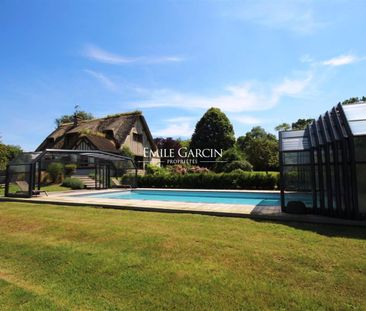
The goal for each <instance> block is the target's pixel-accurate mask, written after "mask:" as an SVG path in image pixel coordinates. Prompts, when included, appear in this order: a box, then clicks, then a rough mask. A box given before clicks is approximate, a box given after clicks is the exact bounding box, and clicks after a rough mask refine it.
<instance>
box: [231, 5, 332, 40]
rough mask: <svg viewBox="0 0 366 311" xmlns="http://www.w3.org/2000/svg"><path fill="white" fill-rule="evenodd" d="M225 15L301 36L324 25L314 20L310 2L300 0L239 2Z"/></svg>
mask: <svg viewBox="0 0 366 311" xmlns="http://www.w3.org/2000/svg"><path fill="white" fill-rule="evenodd" d="M225 15H227V16H230V17H234V18H238V19H242V20H246V21H249V22H253V23H256V24H259V25H263V26H266V27H269V28H276V29H285V30H289V31H292V32H296V33H302V34H308V33H312V32H314V31H315V30H316V29H318V28H320V27H322V26H323V25H325V23H324V22H320V21H318V20H317V19H316V17H315V13H314V10H313V8H312V3H311V1H302V0H297V1H296V0H276V1H267V0H256V1H253V0H248V1H241V2H240V1H239V2H235V3H234V4H233V5H232V6H231V9H230V11H226V14H225Z"/></svg>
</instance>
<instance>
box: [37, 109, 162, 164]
mask: <svg viewBox="0 0 366 311" xmlns="http://www.w3.org/2000/svg"><path fill="white" fill-rule="evenodd" d="M123 146H127V147H128V148H129V149H130V150H131V151H132V153H133V154H134V155H135V161H136V162H139V163H141V164H140V165H139V167H140V168H143V163H144V161H147V162H150V161H151V162H154V163H160V159H155V158H151V159H150V160H149V159H146V158H144V148H150V149H152V150H153V151H155V150H156V149H157V148H156V145H155V143H154V141H153V137H152V135H151V132H150V130H149V127H148V125H147V123H146V120H145V118H144V116H143V115H142V114H141V112H131V113H121V114H116V115H112V116H107V117H105V118H99V119H93V120H86V121H84V120H83V121H82V120H78V119H77V118H75V119H74V122H73V123H64V124H61V125H60V126H59V127H58V128H57V129H56V130H54V131H53V132H52V133H51V134H50V135H49V136H47V137H46V139H45V140H44V141H43V142H42V143H41V145H40V146H39V147H38V148H37V149H36V151H41V150H44V149H76V150H102V151H106V152H112V153H120V150H121V148H122V147H123Z"/></svg>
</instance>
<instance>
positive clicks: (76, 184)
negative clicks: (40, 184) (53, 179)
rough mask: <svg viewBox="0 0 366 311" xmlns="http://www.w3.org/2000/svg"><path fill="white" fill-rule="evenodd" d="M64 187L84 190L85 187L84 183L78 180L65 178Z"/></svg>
mask: <svg viewBox="0 0 366 311" xmlns="http://www.w3.org/2000/svg"><path fill="white" fill-rule="evenodd" d="M62 186H64V187H69V188H71V189H84V188H85V185H84V183H83V182H82V181H81V180H80V179H77V178H71V177H68V178H65V180H64V182H63V183H62Z"/></svg>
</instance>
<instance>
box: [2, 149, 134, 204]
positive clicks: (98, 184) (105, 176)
mask: <svg viewBox="0 0 366 311" xmlns="http://www.w3.org/2000/svg"><path fill="white" fill-rule="evenodd" d="M49 154H71V155H82V156H87V157H91V158H94V159H96V165H95V176H96V177H95V188H96V189H107V188H110V186H111V185H110V161H130V162H131V163H132V165H133V168H134V170H135V180H136V177H137V171H138V170H137V166H136V163H135V161H134V160H133V159H132V158H130V157H125V156H121V155H118V154H113V153H109V152H105V151H100V150H64V149H46V150H44V151H42V152H41V153H40V154H39V155H38V156H37V157H36V158H34V159H33V160H31V161H30V162H29V163H13V164H12V163H10V164H8V165H7V167H6V179H5V196H6V197H10V196H13V197H14V196H16V197H32V193H33V190H36V189H35V188H36V187H35V186H36V184H37V188H38V190H40V187H41V168H42V167H41V163H42V159H43V158H44V157H45V156H46V155H49ZM37 165H38V167H37ZM10 166H29V179H28V180H27V182H28V184H29V189H28V193H27V194H24V195H22V194H17V195H14V194H11V193H9V184H10V180H9V178H10V176H9V167H10ZM37 168H38V169H37ZM37 174H38V176H37V177H38V178H37V181H36V175H37ZM100 176H102V179H101V180H100V178H99V177H100ZM97 180H98V181H97ZM133 186H136V185H133Z"/></svg>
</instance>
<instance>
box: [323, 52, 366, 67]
mask: <svg viewBox="0 0 366 311" xmlns="http://www.w3.org/2000/svg"><path fill="white" fill-rule="evenodd" d="M360 60H361V58H359V57H357V56H354V55H352V54H348V55H340V56H337V57H333V58H331V59H328V60H325V61H323V62H322V63H321V64H322V65H325V66H343V65H349V64H352V63H355V62H358V61H360Z"/></svg>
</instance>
